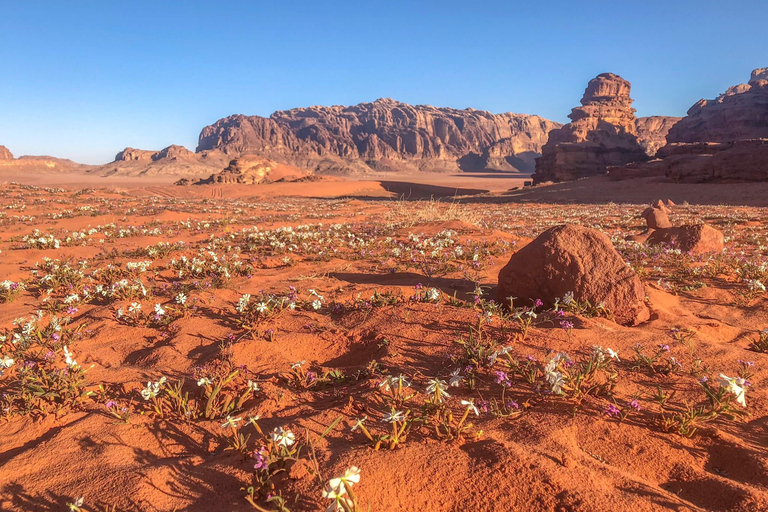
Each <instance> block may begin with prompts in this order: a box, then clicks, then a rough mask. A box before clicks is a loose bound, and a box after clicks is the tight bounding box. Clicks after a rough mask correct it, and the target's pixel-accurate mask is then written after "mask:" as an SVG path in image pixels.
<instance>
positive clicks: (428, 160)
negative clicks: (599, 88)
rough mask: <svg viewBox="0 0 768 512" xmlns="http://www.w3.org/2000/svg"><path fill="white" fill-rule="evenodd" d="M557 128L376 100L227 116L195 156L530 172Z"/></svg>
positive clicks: (341, 167)
mask: <svg viewBox="0 0 768 512" xmlns="http://www.w3.org/2000/svg"><path fill="white" fill-rule="evenodd" d="M559 126H560V125H559V124H558V123H554V122H552V121H549V120H547V119H543V118H541V117H539V116H531V115H524V114H511V113H506V114H498V115H494V114H491V113H489V112H485V111H482V110H474V109H465V110H457V109H451V108H436V107H431V106H427V105H416V106H414V105H408V104H405V103H400V102H398V101H394V100H391V99H380V100H377V101H374V102H373V103H361V104H359V105H354V106H350V107H344V106H333V107H308V108H297V109H292V110H286V111H278V112H275V113H274V114H272V115H271V116H270V117H269V118H264V117H259V116H244V115H234V116H230V117H227V118H224V119H220V120H219V121H217V122H216V123H214V124H213V125H210V126H207V127H205V128H204V129H203V130H202V132H201V133H200V141H199V144H198V147H197V151H198V152H201V151H210V150H218V151H221V152H223V153H226V154H227V155H233V156H239V155H244V154H257V155H261V156H263V157H266V158H269V159H271V160H274V161H276V162H280V163H285V164H290V165H294V166H296V167H300V168H303V169H308V170H311V171H315V172H320V173H338V174H345V173H356V172H370V171H371V170H375V171H438V172H439V171H459V170H464V171H482V170H498V171H519V172H531V171H532V170H533V167H534V159H535V158H536V157H537V156H538V155H539V152H540V151H541V147H542V146H543V145H544V143H545V142H546V140H547V134H548V133H549V131H550V130H552V129H554V128H558V127H559Z"/></svg>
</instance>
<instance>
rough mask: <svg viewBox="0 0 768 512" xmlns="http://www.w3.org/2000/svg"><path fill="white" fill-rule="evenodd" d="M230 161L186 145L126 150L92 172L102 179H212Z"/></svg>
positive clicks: (221, 155) (214, 152) (225, 157)
mask: <svg viewBox="0 0 768 512" xmlns="http://www.w3.org/2000/svg"><path fill="white" fill-rule="evenodd" d="M229 160H230V158H229V157H227V156H226V155H224V154H223V153H220V152H216V151H213V152H212V151H205V152H202V153H193V152H192V151H190V150H188V149H187V148H185V147H184V146H176V145H172V146H168V147H167V148H164V149H161V150H160V151H148V150H143V149H135V148H130V147H128V148H125V149H124V150H122V151H120V152H119V153H118V154H117V155H115V160H114V162H111V163H109V164H106V165H100V166H97V167H95V168H93V169H91V170H89V172H90V173H93V174H96V175H99V176H198V177H201V176H208V175H210V174H211V173H215V172H219V171H221V170H222V169H223V168H224V167H226V165H227V162H229Z"/></svg>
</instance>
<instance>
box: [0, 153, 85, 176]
mask: <svg viewBox="0 0 768 512" xmlns="http://www.w3.org/2000/svg"><path fill="white" fill-rule="evenodd" d="M90 167H91V166H88V165H83V164H79V163H77V162H73V161H72V160H67V159H66V158H56V157H52V156H32V155H23V156H20V157H19V158H14V157H13V154H12V153H11V152H10V151H9V150H8V148H6V147H5V146H0V172H4V173H8V174H12V173H59V172H83V171H86V170H88V169H90Z"/></svg>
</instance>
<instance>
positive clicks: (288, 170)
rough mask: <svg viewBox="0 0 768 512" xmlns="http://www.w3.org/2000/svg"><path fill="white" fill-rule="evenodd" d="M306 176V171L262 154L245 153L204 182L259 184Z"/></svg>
mask: <svg viewBox="0 0 768 512" xmlns="http://www.w3.org/2000/svg"><path fill="white" fill-rule="evenodd" d="M305 176H307V173H306V172H303V171H301V170H300V169H297V168H295V167H290V166H287V165H283V164H279V163H277V162H273V161H271V160H267V159H266V158H264V157H261V156H255V155H245V156H242V157H240V158H236V159H234V160H232V161H231V162H230V163H229V165H228V166H227V168H226V169H224V170H223V171H221V172H220V173H217V174H213V175H211V177H210V178H208V179H207V180H204V183H240V184H245V185H257V184H260V183H266V182H273V181H279V180H286V179H291V180H295V179H298V178H303V177H305ZM202 183H203V182H201V183H200V184H202Z"/></svg>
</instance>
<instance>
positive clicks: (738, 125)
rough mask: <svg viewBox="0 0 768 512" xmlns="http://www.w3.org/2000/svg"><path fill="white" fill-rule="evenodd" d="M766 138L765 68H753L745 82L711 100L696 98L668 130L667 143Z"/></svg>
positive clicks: (767, 87) (767, 85)
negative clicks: (683, 115)
mask: <svg viewBox="0 0 768 512" xmlns="http://www.w3.org/2000/svg"><path fill="white" fill-rule="evenodd" d="M745 139H768V72H767V71H766V68H762V69H756V70H754V71H753V72H752V76H751V78H750V81H749V83H748V84H746V85H744V84H741V85H738V86H735V87H731V88H730V89H728V91H726V92H725V93H724V94H721V95H720V96H719V97H718V98H717V99H714V100H699V101H698V102H696V104H695V105H693V106H692V107H691V108H690V109H689V110H688V115H687V116H686V117H684V118H683V119H682V120H680V122H678V123H677V124H675V126H673V127H672V129H670V130H669V134H668V135H667V142H669V143H670V144H680V143H688V144H689V143H701V142H718V143H720V142H735V141H739V140H745Z"/></svg>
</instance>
